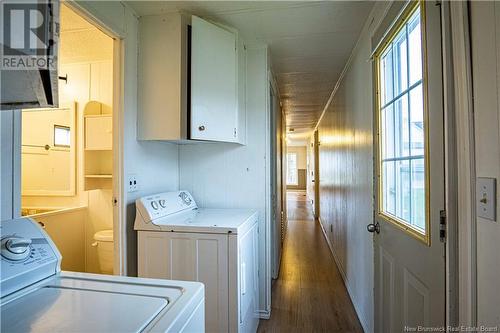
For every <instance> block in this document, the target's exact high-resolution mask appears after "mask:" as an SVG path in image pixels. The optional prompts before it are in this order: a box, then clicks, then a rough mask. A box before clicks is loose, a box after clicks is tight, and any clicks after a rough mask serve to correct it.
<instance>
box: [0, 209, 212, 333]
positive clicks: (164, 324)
mask: <svg viewBox="0 0 500 333" xmlns="http://www.w3.org/2000/svg"><path fill="white" fill-rule="evenodd" d="M0 231H1V232H0V234H1V304H0V308H1V331H2V332H9V333H14V332H85V333H87V332H204V325H203V321H204V287H203V285H202V284H201V283H194V282H185V281H165V280H151V279H140V278H130V277H119V276H106V275H97V274H86V273H70V272H61V271H60V263H61V255H60V253H59V251H58V250H57V248H56V246H55V245H54V243H53V242H52V240H51V239H50V238H49V236H48V235H47V234H46V233H45V232H44V231H43V230H42V229H41V228H40V227H39V225H38V224H37V223H36V222H34V221H33V220H31V219H29V218H20V219H14V220H8V221H3V222H1V224H0Z"/></svg>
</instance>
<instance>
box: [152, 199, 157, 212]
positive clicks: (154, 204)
mask: <svg viewBox="0 0 500 333" xmlns="http://www.w3.org/2000/svg"><path fill="white" fill-rule="evenodd" d="M151 207H153V209H154V210H158V203H157V202H156V201H151Z"/></svg>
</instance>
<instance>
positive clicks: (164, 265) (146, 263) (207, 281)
mask: <svg viewBox="0 0 500 333" xmlns="http://www.w3.org/2000/svg"><path fill="white" fill-rule="evenodd" d="M138 251H139V253H138V257H139V263H138V269H139V276H140V277H148V278H157V279H158V278H160V279H170V280H187V281H199V282H202V283H203V284H204V285H205V325H206V331H207V332H227V331H228V316H229V314H228V313H229V310H228V238H227V236H226V235H210V234H196V233H178V232H155V231H152V232H149V231H140V232H139V240H138Z"/></svg>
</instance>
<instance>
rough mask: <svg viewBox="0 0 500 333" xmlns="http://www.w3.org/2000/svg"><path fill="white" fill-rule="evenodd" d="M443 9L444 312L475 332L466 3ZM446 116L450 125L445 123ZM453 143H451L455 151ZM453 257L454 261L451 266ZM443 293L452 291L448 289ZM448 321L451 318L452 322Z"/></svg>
mask: <svg viewBox="0 0 500 333" xmlns="http://www.w3.org/2000/svg"><path fill="white" fill-rule="evenodd" d="M442 4H443V3H442ZM448 6H449V9H448V12H447V11H446V9H447V7H448ZM444 9H445V11H444V14H442V15H445V16H448V17H444V19H446V20H448V21H449V24H448V25H446V26H445V27H444V28H445V30H444V32H443V34H444V35H443V39H444V41H446V38H449V39H450V40H449V46H450V49H451V50H450V49H448V52H449V53H448V54H445V58H446V57H448V58H449V59H453V61H452V64H451V65H450V67H449V70H450V71H451V72H449V73H446V72H445V75H446V76H445V80H444V85H445V86H444V90H445V93H446V94H451V95H450V96H448V98H446V99H445V114H446V116H445V117H446V118H447V120H448V121H449V120H452V121H453V120H454V123H451V124H449V125H448V126H446V127H447V128H449V129H451V131H449V132H447V133H446V136H445V140H447V142H446V146H447V148H454V149H453V150H454V152H455V153H456V155H455V156H451V155H450V156H449V158H448V159H447V162H448V163H447V170H446V172H447V178H448V176H450V178H449V179H447V186H446V192H447V210H448V221H447V223H448V228H447V229H448V239H447V244H446V246H447V249H446V251H447V268H449V270H447V281H450V282H452V281H456V283H457V285H456V288H455V290H448V293H450V292H451V297H449V299H447V301H449V302H448V303H447V312H448V314H449V319H450V323H449V324H451V325H452V326H455V324H456V325H467V326H476V325H477V295H476V274H477V272H476V261H477V254H476V225H475V216H476V207H475V193H476V191H475V188H476V173H475V166H474V163H475V141H474V115H473V100H472V79H473V76H472V58H471V48H470V47H471V45H470V30H469V7H468V2H451V3H446V5H445V6H444ZM445 24H446V22H445ZM445 60H446V59H445ZM447 111H448V112H447ZM451 116H453V117H454V119H453V118H448V117H451ZM452 140H455V142H456V143H455V147H453V141H452ZM453 195H455V200H456V202H453V201H452V200H448V199H453ZM450 231H452V232H450ZM454 257H456V260H455V261H454V262H452V261H451V260H453V259H454ZM447 287H448V288H450V287H452V284H451V283H450V285H449V286H447ZM447 317H448V316H447ZM453 317H456V319H455V320H456V321H455V322H453ZM447 319H448V318H447Z"/></svg>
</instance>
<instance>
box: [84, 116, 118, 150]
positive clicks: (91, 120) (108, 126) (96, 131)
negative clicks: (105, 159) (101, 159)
mask: <svg viewBox="0 0 500 333" xmlns="http://www.w3.org/2000/svg"><path fill="white" fill-rule="evenodd" d="M112 129H113V123H112V119H111V116H95V117H92V116H87V117H85V149H86V150H111V148H112V145H113V133H112Z"/></svg>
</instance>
